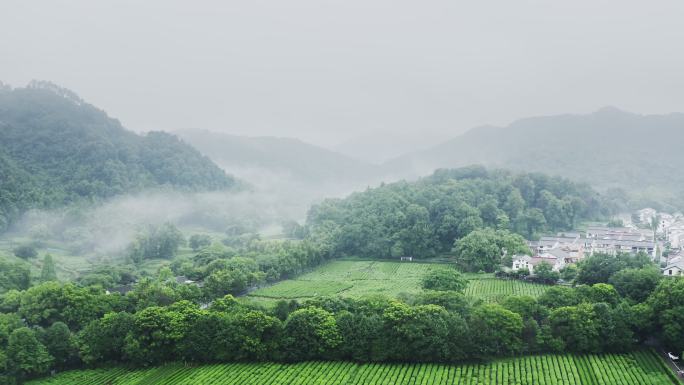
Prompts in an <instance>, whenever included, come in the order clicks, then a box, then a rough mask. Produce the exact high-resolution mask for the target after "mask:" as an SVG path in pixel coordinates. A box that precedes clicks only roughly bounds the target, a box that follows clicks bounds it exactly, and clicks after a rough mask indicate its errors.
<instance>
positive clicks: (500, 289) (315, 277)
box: [249, 260, 548, 302]
mask: <svg viewBox="0 0 684 385" xmlns="http://www.w3.org/2000/svg"><path fill="white" fill-rule="evenodd" d="M450 268H451V267H450V266H449V265H443V264H435V263H418V262H379V261H345V260H342V261H333V262H330V263H327V264H325V265H323V266H320V267H319V268H317V269H316V270H314V271H312V272H310V273H308V274H304V275H302V276H300V277H298V278H297V279H294V280H286V281H282V282H279V283H276V284H275V285H273V286H269V287H265V288H261V289H259V290H256V291H254V292H252V293H250V295H249V296H250V297H252V298H256V299H267V300H268V299H300V298H311V297H317V296H324V295H335V294H338V295H341V296H347V297H360V296H364V295H370V294H385V295H389V296H396V295H398V294H400V293H417V292H419V291H420V290H421V288H420V281H421V279H422V277H423V275H425V273H427V272H428V271H430V270H434V269H450ZM466 277H467V278H468V280H469V281H470V284H469V285H468V289H467V290H466V295H468V296H471V297H474V298H478V299H482V300H484V301H487V302H495V301H499V300H501V299H502V298H505V297H506V296H509V295H530V296H533V297H537V296H539V295H541V294H542V293H543V292H544V290H546V288H547V287H548V286H545V285H540V284H533V283H528V282H521V281H515V280H500V279H496V278H494V276H493V275H492V274H466Z"/></svg>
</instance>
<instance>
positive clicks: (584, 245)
mask: <svg viewBox="0 0 684 385" xmlns="http://www.w3.org/2000/svg"><path fill="white" fill-rule="evenodd" d="M529 247H530V250H531V252H532V254H531V255H519V256H515V257H514V258H513V270H519V269H528V270H529V271H530V273H533V272H534V267H535V266H537V265H538V264H540V263H542V262H546V263H548V264H549V265H551V267H552V268H553V270H554V271H559V270H561V269H562V268H563V267H565V266H567V265H571V264H575V263H577V262H579V261H581V260H582V259H584V258H585V257H586V256H589V255H593V254H595V253H603V254H610V255H617V254H618V253H631V254H636V253H639V252H643V253H646V254H648V255H650V256H651V257H652V258H653V259H654V260H655V259H656V257H657V253H658V250H659V243H658V241H657V240H656V238H655V236H654V233H653V231H652V230H648V229H638V228H635V227H607V226H589V227H588V228H587V230H586V231H585V232H566V233H559V234H556V236H546V237H542V238H541V239H540V240H538V241H530V242H529Z"/></svg>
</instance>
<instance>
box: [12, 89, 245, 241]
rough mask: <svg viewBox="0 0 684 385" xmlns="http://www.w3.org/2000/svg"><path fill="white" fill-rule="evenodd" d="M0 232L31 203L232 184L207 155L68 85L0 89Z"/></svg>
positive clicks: (41, 204) (49, 203)
mask: <svg viewBox="0 0 684 385" xmlns="http://www.w3.org/2000/svg"><path fill="white" fill-rule="evenodd" d="M0 116H2V121H1V122H0V180H2V183H0V231H2V230H4V229H5V228H6V227H7V225H8V224H9V223H10V221H12V220H13V219H15V218H16V217H17V216H18V215H19V214H20V213H22V212H23V211H25V210H27V209H29V208H36V207H38V208H42V207H50V206H56V205H62V204H65V203H69V202H74V201H79V200H83V199H88V200H93V199H99V198H106V197H110V196H113V195H117V194H121V193H125V192H130V191H138V190H141V189H143V188H149V187H157V186H162V185H170V186H175V187H181V188H186V189H192V190H215V189H223V188H229V187H231V186H234V185H235V184H236V183H235V180H234V179H233V178H231V177H230V176H227V175H226V174H225V173H224V172H223V171H222V170H221V169H219V168H218V167H217V166H216V165H215V164H214V163H212V162H211V160H209V159H208V158H206V157H204V156H202V155H201V154H200V153H199V152H198V151H197V150H195V149H194V148H192V147H190V146H188V145H187V144H185V143H184V142H182V141H180V140H179V139H178V138H177V137H175V136H173V135H169V134H166V133H162V132H151V133H149V134H147V135H145V136H139V135H137V134H135V133H133V132H131V131H127V130H126V129H124V128H123V127H122V126H121V124H120V123H119V122H118V121H117V120H115V119H112V118H110V117H108V116H107V115H106V113H105V112H104V111H101V110H99V109H97V108H95V107H93V106H91V105H89V104H87V103H85V102H84V101H83V100H81V99H80V98H79V97H78V96H77V95H75V94H74V93H73V92H71V91H69V90H65V89H63V88H60V87H57V86H55V85H53V84H50V83H45V82H33V83H31V84H30V85H29V86H28V87H27V88H17V89H13V90H12V89H9V88H1V89H0Z"/></svg>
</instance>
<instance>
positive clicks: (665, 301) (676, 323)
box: [647, 278, 684, 351]
mask: <svg viewBox="0 0 684 385" xmlns="http://www.w3.org/2000/svg"><path fill="white" fill-rule="evenodd" d="M647 304H648V305H649V306H650V307H651V309H652V311H653V313H652V315H653V319H654V320H655V328H656V332H657V333H658V334H659V335H660V336H661V337H662V338H661V341H662V342H663V343H664V344H665V345H666V346H668V347H670V348H672V349H674V351H682V350H684V328H683V327H682V325H684V279H682V278H674V279H663V280H661V281H660V283H659V284H658V286H657V287H656V289H655V290H654V291H653V293H652V294H651V296H650V297H649V298H648V300H647Z"/></svg>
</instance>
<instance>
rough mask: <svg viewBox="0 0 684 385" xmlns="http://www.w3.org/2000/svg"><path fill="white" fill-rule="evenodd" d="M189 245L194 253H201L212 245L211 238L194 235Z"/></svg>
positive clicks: (204, 235) (203, 235)
mask: <svg viewBox="0 0 684 385" xmlns="http://www.w3.org/2000/svg"><path fill="white" fill-rule="evenodd" d="M188 245H189V246H190V247H191V248H192V250H193V251H199V250H201V249H203V248H205V247H207V246H210V245H211V237H210V236H208V235H206V234H193V235H192V236H190V239H189V240H188Z"/></svg>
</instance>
